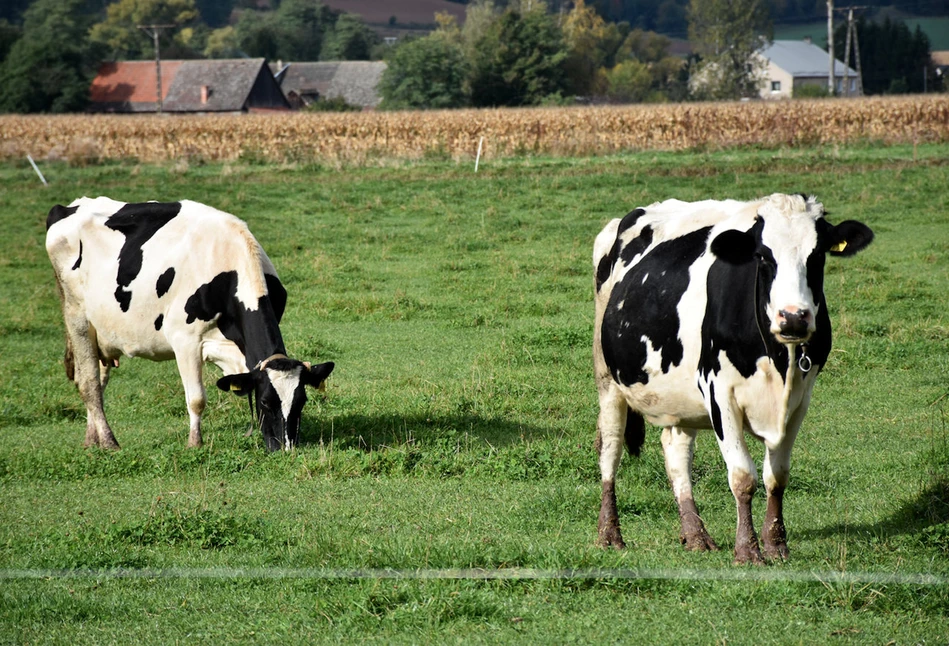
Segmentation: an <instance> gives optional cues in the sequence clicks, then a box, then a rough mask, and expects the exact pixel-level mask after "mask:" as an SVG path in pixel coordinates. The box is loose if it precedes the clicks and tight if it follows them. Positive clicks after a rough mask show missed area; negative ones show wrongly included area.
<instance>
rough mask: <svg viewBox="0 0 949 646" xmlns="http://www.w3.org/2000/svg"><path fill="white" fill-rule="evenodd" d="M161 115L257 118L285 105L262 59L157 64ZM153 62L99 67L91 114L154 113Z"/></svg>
mask: <svg viewBox="0 0 949 646" xmlns="http://www.w3.org/2000/svg"><path fill="white" fill-rule="evenodd" d="M161 96H162V105H161V110H162V111H163V112H173V113H195V112H217V113H220V112H259V111H266V110H289V109H290V104H289V103H288V102H287V98H286V97H285V96H284V94H283V91H282V90H281V89H280V86H279V85H278V84H277V82H276V81H275V80H274V77H273V74H271V72H270V69H269V68H268V67H267V63H266V61H265V60H264V59H263V58H247V59H226V60H189V61H176V60H167V61H162V62H161ZM157 97H158V75H157V70H156V65H155V62H154V61H121V62H117V63H103V64H102V66H100V68H99V73H98V74H97V75H96V77H95V79H93V81H92V88H91V93H90V98H91V104H90V110H91V111H92V112H156V111H158V100H157Z"/></svg>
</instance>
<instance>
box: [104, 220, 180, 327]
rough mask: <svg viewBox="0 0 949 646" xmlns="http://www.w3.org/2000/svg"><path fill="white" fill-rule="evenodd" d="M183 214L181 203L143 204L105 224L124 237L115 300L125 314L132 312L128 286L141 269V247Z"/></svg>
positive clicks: (130, 294) (116, 280)
mask: <svg viewBox="0 0 949 646" xmlns="http://www.w3.org/2000/svg"><path fill="white" fill-rule="evenodd" d="M180 211H181V203H180V202H144V203H141V204H126V205H125V206H123V207H122V208H121V209H119V210H118V211H116V212H115V213H114V214H113V215H111V216H110V217H109V219H108V220H106V222H105V226H107V227H109V228H110V229H112V230H113V231H118V232H119V233H121V234H123V235H124V236H125V244H123V245H122V250H121V251H120V252H119V269H118V273H117V275H116V279H115V282H116V283H117V284H118V287H117V288H116V290H115V300H117V301H118V302H119V306H120V307H121V308H122V311H123V312H127V311H128V310H129V306H130V304H131V301H132V293H131V292H129V291H127V288H128V286H129V285H130V284H131V283H132V281H133V280H135V278H136V277H137V276H138V274H139V272H140V271H141V270H142V245H144V244H145V243H146V242H148V241H149V240H151V238H152V236H154V235H155V234H156V233H157V232H158V231H159V230H160V229H161V228H162V227H163V226H165V225H166V224H168V223H169V222H170V221H171V220H172V219H173V218H174V217H175V216H176V215H178V213H179V212H180Z"/></svg>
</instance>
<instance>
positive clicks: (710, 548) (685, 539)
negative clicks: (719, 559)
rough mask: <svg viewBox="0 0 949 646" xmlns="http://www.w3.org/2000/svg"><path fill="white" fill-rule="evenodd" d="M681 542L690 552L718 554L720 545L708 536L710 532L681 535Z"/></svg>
mask: <svg viewBox="0 0 949 646" xmlns="http://www.w3.org/2000/svg"><path fill="white" fill-rule="evenodd" d="M679 541H681V543H682V545H683V546H685V549H687V550H688V551H690V552H717V551H718V545H716V544H715V541H713V540H712V537H711V536H709V535H708V532H706V531H704V530H703V531H701V532H689V533H682V534H679Z"/></svg>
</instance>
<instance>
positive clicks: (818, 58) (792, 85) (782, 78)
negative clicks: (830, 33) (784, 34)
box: [759, 39, 861, 99]
mask: <svg viewBox="0 0 949 646" xmlns="http://www.w3.org/2000/svg"><path fill="white" fill-rule="evenodd" d="M759 55H760V56H761V58H763V59H764V63H765V66H764V72H763V78H762V83H761V86H760V93H761V98H763V99H789V98H791V97H793V96H794V91H795V90H797V89H799V88H802V87H805V86H814V87H821V88H825V89H826V88H827V73H828V68H829V67H830V61H829V59H828V54H827V52H825V51H824V50H823V49H821V48H820V47H818V46H817V45H815V44H813V43H812V42H810V39H806V40H776V41H774V42H772V43H771V44H770V45H769V46H768V47H766V48H764V49H763V50H762V51H761V52H760V54H759ZM834 78H835V84H836V88H837V94H838V96H860V94H861V92H860V83H859V81H858V79H857V72H856V70H854V69H852V68H850V67H847V66H845V65H844V64H843V63H842V62H840V61H839V60H835V61H834Z"/></svg>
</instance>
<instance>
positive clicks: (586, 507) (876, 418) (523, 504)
mask: <svg viewBox="0 0 949 646" xmlns="http://www.w3.org/2000/svg"><path fill="white" fill-rule="evenodd" d="M947 153H949V148H947V147H946V146H929V145H921V146H919V147H918V148H917V149H916V150H915V151H914V150H913V149H912V148H911V147H893V148H886V147H877V146H873V147H854V148H812V149H805V150H777V151H774V150H772V151H761V150H741V151H729V152H721V153H701V152H698V153H697V152H693V153H675V154H673V153H658V154H657V153H642V154H633V155H623V156H614V157H602V158H586V159H569V160H565V159H547V158H542V159H538V158H522V159H515V160H510V161H505V162H501V163H497V164H489V165H482V167H481V170H480V172H479V173H478V174H477V175H475V174H474V173H473V169H472V168H471V167H470V166H469V165H463V166H462V165H455V164H452V163H447V162H440V161H430V162H423V163H417V164H397V165H393V166H391V167H387V168H376V169H355V168H352V169H344V170H341V171H340V170H330V169H324V168H321V167H319V166H292V165H290V166H266V165H228V166H220V165H205V166H197V165H192V166H191V167H190V168H188V169H187V170H186V171H184V172H182V171H181V169H180V168H178V169H176V168H174V167H172V166H139V165H131V164H129V165H125V164H111V165H103V166H91V167H86V168H71V167H68V166H59V165H50V166H46V167H44V172H45V173H46V176H47V178H48V179H49V180H50V188H49V189H44V188H43V187H42V186H41V185H40V184H39V182H38V180H37V178H36V176H35V175H34V174H33V172H32V170H31V169H30V168H29V166H27V165H26V164H22V165H16V166H14V165H4V166H0V186H3V189H2V191H0V231H2V232H3V235H2V237H0V434H2V437H3V438H4V440H5V441H4V442H3V443H2V445H0V494H2V500H3V504H2V505H0V571H2V572H0V574H2V573H4V572H5V573H8V574H9V573H11V572H13V571H30V572H34V573H36V572H38V571H40V570H50V571H60V570H71V569H79V570H84V571H85V570H89V569H93V570H96V571H99V573H98V574H95V573H93V574H92V575H87V576H81V577H77V578H61V577H50V578H38V579H37V578H32V579H31V578H22V577H20V578H8V579H4V580H3V582H2V585H0V642H2V643H26V642H36V641H42V642H45V643H69V644H82V643H97V644H98V643H103V642H122V643H131V642H147V643H169V642H174V641H190V642H205V643H220V642H222V641H245V642H246V641H261V642H267V643H270V642H277V641H282V642H286V641H290V642H301V641H306V642H313V641H326V642H336V641H347V642H355V641H367V640H371V641H378V642H387V643H389V642H396V643H421V642H433V641H436V640H438V641H465V642H508V641H520V642H524V641H530V642H539V641H543V642H555V643H561V642H574V641H581V642H588V641H594V640H606V641H620V642H629V641H640V642H646V643H650V642H655V643H676V644H680V643H710V642H731V643H827V642H838V641H839V642H845V643H887V642H889V641H891V640H892V641H894V642H895V643H900V644H902V643H922V642H925V643H944V642H945V640H946V637H947V635H949V628H947V626H949V616H947V615H949V586H947V585H945V584H943V585H919V584H913V583H899V582H893V580H892V579H883V578H881V579H879V580H874V579H873V578H872V576H871V577H870V578H868V579H866V580H862V579H861V580H859V581H857V582H847V583H832V582H825V583H821V582H820V581H819V580H817V579H812V578H809V577H810V575H809V574H808V573H810V572H814V571H816V572H830V571H846V572H855V573H869V574H870V575H879V576H880V577H893V576H898V575H916V574H933V575H937V576H940V577H944V578H945V577H949V434H947V421H949V420H947V412H946V411H947V410H949V396H947V393H949V352H947V347H949V316H947V314H946V307H945V306H946V303H947V300H946V294H947V292H949V275H947V271H949V269H947V268H949V215H947V214H949V192H947V191H946V189H945V187H946V186H947V183H949V164H946V163H945V160H946V159H947V158H949V155H947ZM774 191H785V192H798V191H804V192H809V193H816V194H817V195H818V197H819V198H820V199H822V201H823V202H824V203H825V205H826V207H827V209H828V210H829V212H830V214H831V215H830V217H831V219H832V220H833V221H835V222H839V221H841V220H844V219H860V220H862V221H864V222H866V223H867V224H869V225H870V226H871V227H873V229H874V230H875V232H876V234H877V240H876V241H875V242H874V244H873V245H872V246H871V247H870V248H869V249H868V250H867V251H866V252H864V253H862V254H861V255H859V256H857V257H855V258H852V259H849V260H846V261H844V260H839V259H837V260H831V261H829V262H828V269H827V278H826V291H827V292H828V294H829V298H830V302H831V303H832V318H833V321H834V326H835V348H834V352H833V354H832V361H831V363H830V364H829V365H828V367H827V368H826V370H825V374H823V375H822V376H821V379H820V380H819V381H818V386H817V390H816V392H815V402H814V404H813V405H812V407H811V412H810V414H809V415H808V418H807V420H806V421H805V427H804V430H803V431H802V434H801V436H800V438H799V439H798V443H797V446H796V448H795V455H794V460H793V463H792V473H791V484H790V488H789V491H788V495H787V498H786V502H787V504H786V515H787V517H786V520H787V526H788V533H789V541H790V547H791V551H792V559H791V560H790V561H789V562H788V563H785V564H776V565H771V566H768V567H766V568H759V569H755V568H747V571H748V573H749V577H751V578H749V579H748V580H733V579H732V578H731V577H733V575H734V573H735V571H736V568H734V566H732V565H731V549H732V547H733V540H734V523H735V512H734V501H733V499H732V496H731V494H730V492H729V491H728V488H727V485H726V480H725V472H724V468H723V465H722V461H721V457H720V455H719V452H718V448H717V446H716V444H715V442H714V440H713V438H712V436H711V435H703V436H701V437H700V440H699V443H698V448H697V455H696V468H695V477H696V496H697V500H698V503H699V507H700V509H701V510H702V512H703V516H704V518H705V520H706V523H707V525H708V527H709V530H710V532H711V533H712V535H713V536H714V537H715V539H716V540H717V541H718V542H719V544H720V545H721V546H722V547H723V550H722V552H719V553H713V554H693V553H686V552H684V551H683V550H682V549H681V547H680V546H679V545H678V541H677V534H678V524H677V523H678V521H677V513H676V509H675V504H674V501H673V498H672V495H671V493H670V491H669V489H668V485H667V483H666V479H665V473H664V470H663V465H662V456H661V450H660V447H659V442H658V437H659V433H658V430H657V429H652V431H651V433H650V435H649V437H648V438H647V445H646V447H644V452H643V457H642V458H640V459H629V458H627V459H626V460H625V461H624V463H623V465H622V467H621V469H620V474H619V480H618V492H619V494H618V495H619V512H620V520H621V523H622V525H623V530H624V534H625V537H626V539H627V542H628V543H629V545H630V549H629V550H627V551H626V552H624V553H618V552H613V551H609V552H607V551H602V550H600V549H598V548H596V547H595V545H594V541H595V538H596V516H597V511H598V503H599V482H598V481H599V473H598V468H597V464H596V457H595V455H594V453H593V448H592V444H593V435H594V426H595V419H596V410H597V405H596V395H595V389H594V387H593V383H592V377H591V372H592V370H591V359H590V339H591V335H592V309H593V308H592V298H591V291H592V265H591V258H590V255H591V249H592V242H593V238H594V237H595V235H596V234H597V233H598V232H599V230H600V228H601V227H602V225H603V224H604V223H605V222H606V221H607V220H608V219H610V218H612V217H616V216H620V215H623V214H624V213H626V212H627V211H628V210H629V209H630V208H632V207H633V206H636V205H641V204H647V203H650V202H653V201H656V200H661V199H665V198H669V197H678V198H680V199H701V198H706V197H735V198H753V197H757V196H760V195H763V194H767V193H770V192H774ZM83 194H85V195H90V196H92V195H99V194H105V195H109V196H111V197H114V198H117V199H122V200H127V201H137V200H147V199H159V200H174V199H180V198H185V197H187V198H190V199H196V200H199V201H203V202H206V203H208V204H211V205H214V206H217V207H219V208H222V209H225V210H229V211H231V212H233V213H235V214H237V215H239V216H240V217H242V218H244V219H245V220H247V222H248V223H249V225H250V227H251V230H252V231H254V233H255V234H256V235H257V237H258V239H259V240H260V241H261V243H262V244H263V245H264V247H265V248H266V249H267V251H268V254H269V255H270V257H271V258H272V260H273V261H274V264H275V265H276V267H277V270H278V272H279V273H280V276H281V278H282V279H283V281H284V283H285V285H286V287H287V290H288V291H289V304H288V308H287V312H286V314H285V317H284V322H283V325H282V330H283V333H284V337H285V339H286V341H287V346H288V350H289V351H290V353H291V354H292V355H294V356H297V357H299V358H303V359H310V360H316V359H319V360H333V361H335V362H336V364H337V368H336V371H335V372H334V373H333V376H332V377H331V378H330V380H329V382H328V386H329V387H328V392H327V397H326V399H325V400H322V401H320V400H318V399H316V398H314V400H313V401H311V403H310V404H308V408H307V410H306V411H305V420H304V425H303V429H302V444H301V446H300V447H299V448H298V449H297V450H296V451H294V452H293V453H291V454H275V455H271V454H267V453H266V452H265V451H264V450H263V448H262V443H261V440H260V438H259V437H256V436H255V437H250V438H246V437H244V430H245V428H246V427H247V424H248V422H249V419H248V412H247V407H246V402H242V401H241V400H238V399H236V398H234V397H232V396H230V395H228V394H225V393H220V392H219V391H217V389H216V388H213V384H212V380H213V379H214V378H215V377H216V369H215V368H213V367H209V368H208V370H207V376H206V379H207V382H208V385H209V397H210V399H209V405H208V410H207V412H206V415H205V424H204V431H205V442H206V445H205V447H204V448H202V449H200V450H188V449H187V448H185V443H186V438H187V414H186V412H185V407H184V396H183V392H182V387H181V384H180V381H179V378H178V375H177V371H176V369H175V367H174V365H173V364H172V363H162V364H154V363H149V362H146V361H142V360H131V359H125V360H123V362H122V366H121V367H120V368H119V369H118V370H116V371H114V372H113V379H112V381H111V383H110V384H109V388H108V390H107V393H106V399H107V401H106V407H107V413H108V415H109V419H110V421H111V423H112V426H113V429H114V431H115V433H116V437H117V438H118V440H119V442H120V443H121V444H122V446H123V448H122V450H121V451H119V452H117V453H114V454H113V453H104V452H100V451H97V450H95V451H87V450H84V449H82V448H81V443H82V436H83V431H84V418H85V414H84V410H83V407H82V404H81V401H80V399H79V395H78V393H77V392H76V390H75V388H74V387H73V386H72V385H71V384H70V383H68V382H67V381H66V379H65V376H64V374H63V369H62V364H61V357H62V349H63V341H62V321H61V315H60V312H59V304H58V301H57V297H56V294H55V289H54V285H53V280H52V271H51V269H50V267H49V263H48V260H47V258H46V254H45V250H44V247H43V239H44V235H45V231H44V220H45V215H46V212H47V211H48V210H49V208H50V206H52V205H53V204H55V203H57V202H58V203H68V202H69V201H71V200H72V199H74V198H75V197H78V196H80V195H83ZM755 451H756V454H757V455H759V456H760V453H761V451H760V447H756V448H755ZM760 498H762V497H761V496H759V499H758V500H757V501H756V505H755V513H756V518H757V521H758V523H759V524H760V522H761V519H762V518H763V512H764V510H763V504H762V503H763V501H762V500H761V499H760ZM475 567H477V568H488V569H496V568H531V569H539V570H543V571H545V572H547V571H560V570H563V569H572V568H624V569H627V570H629V569H640V570H643V571H649V572H652V573H654V577H653V578H640V579H619V578H610V577H607V576H604V577H603V578H599V579H592V580H591V579H584V578H566V579H540V580H535V579H522V580H502V581H498V580H470V579H462V580H414V579H358V578H350V579H333V578H319V577H313V576H307V573H311V574H312V573H313V572H321V571H323V572H337V571H339V570H351V569H368V570H370V571H378V570H381V569H387V568H393V569H397V570H400V571H414V570H418V569H424V570H426V571H427V570H435V571H439V572H441V571H445V570H452V569H457V568H475ZM114 568H129V569H131V571H132V572H133V573H134V572H137V573H139V575H142V574H145V573H147V572H148V571H153V570H161V571H164V572H178V573H179V574H180V576H166V577H159V576H137V577H133V578H123V577H117V576H109V575H108V574H105V573H103V572H104V571H107V570H109V569H114ZM235 568H256V569H254V570H253V573H252V574H248V575H245V576H228V573H229V572H232V571H233V569H235ZM692 570H694V571H698V572H699V573H700V578H696V579H685V580H682V579H678V578H673V579H666V578H663V577H664V576H667V575H669V576H674V577H677V576H679V575H680V574H681V573H683V572H687V571H692ZM657 572H658V573H659V574H655V573H657ZM189 573H192V574H194V575H195V576H191V577H189V576H188V574H189ZM716 576H720V577H721V578H722V580H715V579H714V578H713V579H712V580H709V577H716ZM772 577H773V578H772Z"/></svg>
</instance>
